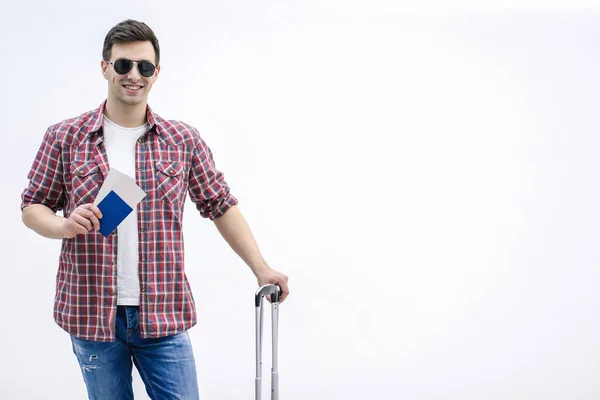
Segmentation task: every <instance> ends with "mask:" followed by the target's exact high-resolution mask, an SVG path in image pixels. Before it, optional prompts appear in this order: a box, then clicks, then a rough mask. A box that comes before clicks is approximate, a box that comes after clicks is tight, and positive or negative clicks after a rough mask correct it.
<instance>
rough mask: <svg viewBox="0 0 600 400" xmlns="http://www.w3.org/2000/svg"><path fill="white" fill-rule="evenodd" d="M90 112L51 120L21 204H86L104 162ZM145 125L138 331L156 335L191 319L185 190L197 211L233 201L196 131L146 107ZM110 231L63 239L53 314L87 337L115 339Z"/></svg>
mask: <svg viewBox="0 0 600 400" xmlns="http://www.w3.org/2000/svg"><path fill="white" fill-rule="evenodd" d="M105 104H106V102H103V103H102V104H101V105H100V107H99V108H98V109H96V110H92V111H89V112H87V113H84V114H82V115H80V116H78V117H76V118H71V119H68V120H65V121H62V122H61V123H58V124H56V125H53V126H51V127H50V128H49V129H48V130H47V132H46V134H45V135H44V139H43V142H42V144H41V146H40V149H39V151H38V153H37V156H36V157H35V161H34V162H33V165H32V167H31V170H30V172H29V174H28V179H29V186H28V187H27V188H26V189H25V190H24V191H23V194H22V197H21V199H22V203H21V209H23V208H24V207H26V206H29V205H31V204H44V205H46V206H48V207H49V208H51V209H52V210H53V211H54V212H56V211H58V210H63V214H64V216H65V217H68V216H69V215H70V214H71V213H72V212H73V210H74V209H75V208H76V207H77V206H79V205H81V204H86V203H92V202H93V201H94V199H95V198H96V196H97V194H98V191H99V189H100V186H102V183H103V181H104V179H105V178H106V175H107V174H108V171H109V169H110V167H109V164H108V159H107V156H106V149H105V146H104V139H103V133H102V126H103V118H104V115H103V114H104V106H105ZM147 120H148V124H149V130H148V132H147V133H146V134H145V135H143V136H142V137H141V138H140V139H139V140H138V143H137V144H136V151H135V167H136V182H137V184H138V185H139V186H140V187H141V188H142V190H144V191H145V192H146V193H147V196H146V197H145V198H144V199H143V200H142V201H141V203H140V204H139V205H138V207H137V212H138V239H139V252H140V257H139V260H140V261H139V278H140V292H141V297H140V333H141V336H142V337H144V338H153V337H154V338H155V337H161V336H167V335H173V334H176V333H179V332H182V331H184V330H186V329H189V328H190V327H192V326H194V325H195V324H196V307H195V304H194V298H193V296H192V291H191V289H190V286H189V283H188V280H187V277H186V274H185V272H184V254H183V247H184V246H183V235H182V217H183V209H184V203H185V200H186V196H187V194H188V193H189V196H190V199H191V200H192V201H193V202H194V204H196V207H197V209H198V210H199V212H200V214H201V215H202V217H204V218H210V219H211V220H212V219H215V218H217V217H219V216H221V215H223V213H225V211H226V210H227V209H228V208H229V207H231V206H233V205H236V204H237V203H238V201H237V199H236V198H235V197H233V196H232V195H231V193H230V189H229V186H228V185H227V182H226V181H225V179H224V176H223V174H222V173H221V172H220V171H218V170H217V169H216V167H215V163H214V160H213V156H212V153H211V150H210V149H209V147H208V146H207V144H206V143H205V142H204V140H203V139H202V138H201V137H200V134H199V133H198V131H197V130H196V129H195V128H194V127H191V126H189V125H186V124H184V123H182V122H179V121H171V120H164V119H162V118H160V117H159V116H158V115H156V114H154V113H153V112H152V110H151V109H150V107H148V108H147ZM117 239H118V238H117V234H116V231H115V232H113V234H111V235H110V236H109V237H108V238H105V237H104V236H102V235H101V234H100V233H99V232H96V231H91V232H88V233H87V234H86V235H77V236H75V237H74V238H72V239H63V242H62V249H61V252H60V258H59V265H58V273H57V276H56V297H55V303H54V319H55V321H56V323H57V324H58V325H59V326H60V327H62V328H63V329H64V330H66V331H67V332H69V333H71V334H73V335H75V336H77V337H78V338H81V339H85V340H95V341H101V342H108V341H114V338H115V316H116V310H117V268H118V266H117V265H116V264H115V263H116V260H117Z"/></svg>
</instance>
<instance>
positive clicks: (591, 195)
mask: <svg viewBox="0 0 600 400" xmlns="http://www.w3.org/2000/svg"><path fill="white" fill-rule="evenodd" d="M420 4H421V5H419V6H416V5H415V4H411V3H408V2H401V1H392V0H389V1H385V0H374V1H370V2H366V1H352V0H349V1H341V0H319V1H316V0H303V1H299V0H280V1H267V0H260V1H241V0H240V1H234V0H221V1H218V2H217V1H213V2H207V1H200V2H191V1H190V2H188V3H181V2H174V1H172V2H166V1H160V2H159V1H143V2H142V1H136V2H133V1H132V2H124V1H105V2H93V3H89V4H88V3H85V4H84V3H83V2H76V1H69V2H67V1H62V2H41V1H40V2H26V1H24V2H20V3H19V2H9V3H7V4H3V6H2V12H1V14H0V54H2V62H1V63H0V76H1V77H2V89H1V92H0V113H1V114H0V116H1V121H2V123H1V126H2V132H1V135H0V149H1V151H2V154H1V157H0V163H1V166H0V174H1V182H2V191H3V193H4V195H3V196H1V197H0V202H1V203H0V207H1V209H2V210H3V213H4V219H3V226H4V229H2V231H1V233H0V234H1V235H2V236H1V239H2V241H1V243H2V253H1V254H2V255H3V262H2V272H1V274H0V276H1V282H2V290H1V291H0V305H1V307H2V310H1V311H2V313H1V321H2V325H1V326H2V329H1V330H0V332H1V333H0V340H1V343H2V353H1V357H0V398H2V399H61V400H68V399H84V398H86V394H85V386H84V383H83V379H82V377H81V372H80V370H79V367H78V365H77V362H76V359H75V356H74V355H73V353H72V351H71V345H70V340H69V338H68V335H67V334H66V333H65V332H64V331H62V330H61V329H60V328H58V326H57V325H55V324H54V322H53V320H52V305H53V296H54V278H55V274H56V268H57V264H58V252H59V246H60V242H59V241H53V240H49V239H44V238H42V237H40V236H37V235H36V234H35V233H34V232H32V231H30V230H28V229H27V228H26V227H25V226H24V225H23V224H22V223H21V219H20V218H21V216H20V212H19V205H20V195H21V192H22V190H23V189H24V187H25V186H26V184H27V181H26V175H27V172H28V170H29V167H30V165H31V162H32V160H33V157H34V155H35V152H36V151H37V148H38V146H39V144H40V141H41V139H42V136H43V134H44V132H45V130H46V128H47V127H48V126H50V125H52V124H54V123H56V122H58V121H60V120H62V119H65V118H69V117H72V116H76V115H79V114H81V113H83V112H85V111H88V110H90V109H93V108H96V107H97V106H98V105H100V103H101V102H102V101H103V100H104V98H105V96H106V81H105V80H104V79H103V77H102V75H101V73H100V60H101V51H102V42H103V40H104V36H105V34H106V33H107V32H108V30H109V29H110V28H111V27H112V26H113V25H115V24H116V23H118V22H120V21H121V20H123V19H126V18H135V19H139V20H142V21H144V22H146V23H148V24H149V25H150V26H151V27H152V28H153V29H154V30H155V32H156V34H157V36H158V38H159V40H160V44H161V50H162V62H161V64H162V71H161V75H160V77H159V79H158V81H157V83H156V84H155V86H154V88H153V91H152V93H151V95H150V105H151V106H152V107H153V109H154V111H156V112H157V113H158V114H160V115H162V116H163V117H167V118H172V119H180V120H183V121H186V122H188V123H190V124H192V125H194V126H196V127H197V128H198V129H199V130H200V131H201V133H202V135H203V137H204V138H205V139H206V141H207V142H208V143H209V145H210V146H211V148H212V150H213V151H214V154H215V158H216V162H217V167H218V168H219V169H221V170H222V171H223V172H224V173H225V177H226V179H227V180H228V182H229V183H230V185H231V186H232V189H233V192H234V194H235V195H236V197H238V198H239V199H240V208H241V210H242V212H243V213H244V215H245V216H246V218H247V220H248V222H249V224H250V226H251V228H252V230H253V232H254V234H255V236H256V239H257V241H258V243H259V245H260V247H261V250H262V252H263V253H264V256H265V257H266V259H267V261H268V262H269V263H270V264H271V266H272V267H273V268H275V269H278V270H280V271H282V272H285V273H287V274H288V275H289V277H290V282H289V283H290V288H291V295H290V297H289V298H288V300H287V301H286V302H284V303H283V304H282V305H281V308H280V344H279V351H280V362H279V364H280V365H279V369H280V393H281V399H290V400H291V399H411V400H434V399H436V400H437V399H444V400H445V399H457V400H458V399H460V400H482V399H486V400H495V399H511V400H517V399H526V400H538V399H539V400H551V399H561V400H563V399H579V400H581V399H598V398H600V379H599V376H600V323H599V322H598V306H599V305H600V294H599V293H598V291H597V290H596V288H597V286H598V283H599V282H600V268H599V262H600V251H599V246H598V245H597V244H596V243H597V237H598V227H599V225H600V214H599V213H598V204H599V203H600V182H599V179H598V169H599V167H600V162H599V161H598V159H597V153H598V150H599V149H600V137H599V135H598V130H599V128H600V122H599V121H598V109H599V105H600V104H599V99H598V88H599V84H600V75H599V74H598V71H599V70H600V12H599V11H598V10H599V9H598V7H596V5H595V4H593V3H592V2H579V3H573V2H571V5H570V6H569V7H566V6H565V5H564V4H566V2H564V3H560V2H557V1H554V2H545V4H544V5H543V6H541V5H540V4H536V3H532V2H527V1H525V2H522V1H519V2H512V3H510V2H509V3H503V4H504V5H503V6H502V7H501V6H500V5H499V4H500V3H497V4H488V5H486V6H482V5H480V4H479V3H478V2H475V1H472V2H462V3H460V4H458V5H457V4H453V5H452V7H450V6H446V5H445V3H442V2H431V1H430V2H426V3H420ZM186 211H187V213H186V216H185V224H184V227H185V238H186V260H187V272H188V276H189V279H190V281H191V284H192V289H193V291H194V294H195V297H196V300H197V303H198V313H199V315H198V318H199V323H198V325H197V326H196V327H194V328H193V329H192V330H191V331H190V335H191V338H192V340H193V345H194V351H195V355H196V359H197V366H198V378H199V383H200V389H201V397H202V399H203V400H208V399H240V400H241V399H248V398H252V396H253V394H252V392H253V391H254V386H253V385H254V373H255V371H254V304H253V295H254V290H255V289H256V281H255V279H254V277H253V275H252V274H251V272H250V270H249V269H248V268H247V267H246V266H245V265H244V264H243V262H242V261H241V260H240V259H239V258H238V257H237V256H236V255H235V254H234V253H233V251H232V250H231V249H230V248H229V247H228V246H227V244H226V243H225V241H224V240H223V239H222V238H221V237H220V236H219V234H218V232H217V230H216V229H215V228H214V226H213V224H212V223H211V222H210V221H208V220H204V219H202V218H201V217H200V216H199V215H198V213H197V212H196V211H195V209H194V208H193V205H192V204H191V203H188V205H187V206H186ZM266 312H267V314H266V317H267V318H265V330H266V331H267V333H266V335H265V339H264V340H265V347H266V349H265V353H264V366H263V376H264V377H265V379H264V381H265V382H264V393H265V397H266V396H267V395H268V391H269V389H268V383H269V368H270V351H269V349H268V346H267V345H268V343H270V336H269V335H268V332H269V330H270V323H269V319H268V316H269V315H270V310H269V309H266ZM135 385H136V386H135V392H136V399H145V398H147V397H146V394H145V393H144V388H143V385H142V384H141V382H140V379H139V376H138V375H137V374H136V375H135Z"/></svg>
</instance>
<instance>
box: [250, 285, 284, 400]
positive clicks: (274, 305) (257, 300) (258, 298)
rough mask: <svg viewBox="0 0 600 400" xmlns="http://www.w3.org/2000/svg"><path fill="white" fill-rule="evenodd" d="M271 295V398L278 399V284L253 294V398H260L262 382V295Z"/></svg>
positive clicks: (265, 287)
mask: <svg viewBox="0 0 600 400" xmlns="http://www.w3.org/2000/svg"><path fill="white" fill-rule="evenodd" d="M265 296H271V328H272V335H271V338H272V345H273V349H272V352H271V356H272V367H271V400H279V375H278V374H279V371H278V369H277V345H278V343H277V336H278V325H279V298H280V296H281V288H280V287H279V285H272V284H268V285H263V286H261V287H259V288H258V290H257V291H256V294H255V296H254V305H255V307H256V379H255V381H254V387H255V390H254V399H255V400H261V389H262V388H261V383H262V338H263V330H262V326H263V297H265Z"/></svg>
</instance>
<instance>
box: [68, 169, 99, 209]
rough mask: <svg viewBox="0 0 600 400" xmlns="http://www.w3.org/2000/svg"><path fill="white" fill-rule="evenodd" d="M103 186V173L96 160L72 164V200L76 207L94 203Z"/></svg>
mask: <svg viewBox="0 0 600 400" xmlns="http://www.w3.org/2000/svg"><path fill="white" fill-rule="evenodd" d="M100 186H102V173H101V172H100V167H98V163H97V162H96V161H79V162H74V163H72V164H71V201H72V203H73V204H74V205H75V207H77V206H80V205H82V204H88V203H93V201H94V200H95V199H96V196H97V195H98V192H99V191H100Z"/></svg>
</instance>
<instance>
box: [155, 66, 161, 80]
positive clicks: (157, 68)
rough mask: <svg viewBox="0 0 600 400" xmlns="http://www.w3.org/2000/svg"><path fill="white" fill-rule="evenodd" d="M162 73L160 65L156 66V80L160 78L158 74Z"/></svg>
mask: <svg viewBox="0 0 600 400" xmlns="http://www.w3.org/2000/svg"><path fill="white" fill-rule="evenodd" d="M159 73H160V65H157V66H156V71H154V79H157V78H158V74H159Z"/></svg>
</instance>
